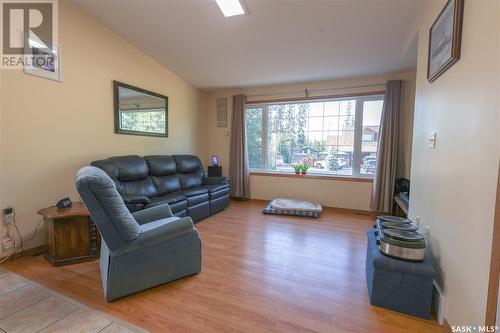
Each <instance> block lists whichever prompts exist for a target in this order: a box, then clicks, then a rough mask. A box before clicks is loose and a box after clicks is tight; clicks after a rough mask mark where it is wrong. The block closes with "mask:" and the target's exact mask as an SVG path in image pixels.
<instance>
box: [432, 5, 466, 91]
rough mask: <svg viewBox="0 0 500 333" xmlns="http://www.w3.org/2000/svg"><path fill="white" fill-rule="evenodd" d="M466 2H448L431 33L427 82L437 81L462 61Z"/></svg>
mask: <svg viewBox="0 0 500 333" xmlns="http://www.w3.org/2000/svg"><path fill="white" fill-rule="evenodd" d="M463 13H464V0H448V2H447V3H446V5H445V6H444V8H443V10H441V13H440V14H439V16H438V17H437V19H436V21H434V24H433V25H432V27H431V29H430V31H429V57H428V58H429V59H428V64H427V80H429V82H433V81H435V80H436V79H437V78H438V77H439V76H441V75H442V74H443V73H444V72H446V70H447V69H448V68H450V67H451V66H452V65H453V64H454V63H456V62H457V61H458V59H460V48H461V45H460V44H461V40H462V22H463Z"/></svg>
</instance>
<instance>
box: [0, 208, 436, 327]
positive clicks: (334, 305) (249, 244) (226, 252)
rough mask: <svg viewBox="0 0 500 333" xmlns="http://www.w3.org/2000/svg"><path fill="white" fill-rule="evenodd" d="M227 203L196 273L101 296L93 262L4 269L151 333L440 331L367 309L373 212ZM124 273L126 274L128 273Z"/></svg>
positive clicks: (207, 225) (203, 227)
mask: <svg viewBox="0 0 500 333" xmlns="http://www.w3.org/2000/svg"><path fill="white" fill-rule="evenodd" d="M264 205H265V202H263V201H257V200H252V201H247V202H239V201H234V202H231V206H230V207H229V208H228V209H226V210H225V211H223V212H221V213H219V214H216V215H215V216H212V217H209V218H207V219H205V220H203V221H201V222H199V223H198V224H197V225H196V228H197V229H198V230H199V231H200V236H201V239H202V244H203V267H202V272H201V273H200V274H198V275H195V276H191V277H187V278H184V279H181V280H178V281H175V282H172V283H169V284H166V285H163V286H159V287H156V288H152V289H149V290H146V291H144V292H141V293H137V294H135V295H131V296H128V297H125V298H123V299H120V300H117V301H115V302H112V303H106V302H105V301H104V298H103V295H102V287H101V280H100V273H99V265H98V261H94V262H88V263H82V264H77V265H70V266H63V267H58V268H56V267H52V266H51V265H49V264H48V263H47V262H46V261H45V260H44V259H43V258H42V256H37V257H23V258H21V259H18V260H16V261H12V262H9V263H7V264H5V265H3V267H5V268H7V269H9V270H12V271H14V272H16V273H18V274H20V275H23V276H25V277H28V278H30V279H33V280H35V281H37V282H39V283H41V284H43V285H45V286H47V287H50V288H53V289H55V290H56V291H58V292H60V293H63V294H65V295H68V296H70V297H72V298H74V299H77V300H78V301H80V302H82V303H85V304H87V305H89V306H91V307H93V308H97V309H99V310H101V311H104V312H106V313H108V314H110V315H113V316H116V317H118V318H121V319H124V320H126V321H128V322H130V323H132V324H135V325H137V326H139V327H143V328H144V329H147V330H149V331H151V332H412V333H414V332H445V331H446V330H445V328H443V327H441V326H439V325H438V323H437V322H436V321H435V320H423V319H418V318H414V317H411V316H407V315H403V314H400V313H396V312H393V311H389V310H386V309H382V308H378V307H374V306H371V305H370V303H369V300H368V292H367V288H366V280H365V255H366V229H367V228H369V227H371V225H372V224H373V222H374V219H373V217H372V216H368V215H361V214H356V213H353V212H350V211H346V210H339V209H330V208H327V209H326V210H325V212H324V213H323V215H322V217H321V218H319V219H307V218H298V217H286V216H276V215H264V214H262V213H261V211H262V209H263V208H264ZM124 278H126V277H124Z"/></svg>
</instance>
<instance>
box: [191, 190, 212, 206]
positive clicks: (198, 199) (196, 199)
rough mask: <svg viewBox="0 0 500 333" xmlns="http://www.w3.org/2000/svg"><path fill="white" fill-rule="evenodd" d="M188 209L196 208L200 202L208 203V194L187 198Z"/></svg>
mask: <svg viewBox="0 0 500 333" xmlns="http://www.w3.org/2000/svg"><path fill="white" fill-rule="evenodd" d="M186 200H187V204H188V207H191V206H196V205H198V204H200V203H202V202H208V193H205V194H200V195H195V196H192V197H187V198H186Z"/></svg>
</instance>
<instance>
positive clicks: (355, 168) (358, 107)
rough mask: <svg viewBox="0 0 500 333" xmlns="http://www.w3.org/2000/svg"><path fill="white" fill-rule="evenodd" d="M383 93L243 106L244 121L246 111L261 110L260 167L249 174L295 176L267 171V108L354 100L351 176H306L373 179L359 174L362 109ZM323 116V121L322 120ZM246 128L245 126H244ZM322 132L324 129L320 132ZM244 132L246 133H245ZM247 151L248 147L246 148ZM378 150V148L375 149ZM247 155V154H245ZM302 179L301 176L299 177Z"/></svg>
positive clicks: (289, 173) (315, 175)
mask: <svg viewBox="0 0 500 333" xmlns="http://www.w3.org/2000/svg"><path fill="white" fill-rule="evenodd" d="M384 98H385V92H376V93H366V94H359V95H358V94H353V95H345V96H332V97H323V98H321V97H314V98H304V99H293V98H291V99H290V100H288V101H287V100H279V101H278V100H276V101H272V100H270V101H258V102H251V101H250V102H248V103H247V105H246V106H245V119H246V112H247V110H248V109H261V110H262V124H261V125H262V133H261V135H262V137H261V142H262V149H261V167H260V168H249V171H250V173H255V174H260V175H262V174H269V175H274V176H276V175H278V176H279V175H290V176H295V174H294V173H292V172H287V171H271V170H268V163H269V161H268V155H267V154H268V140H269V135H268V134H269V133H268V130H269V128H268V125H269V106H270V105H278V104H301V103H314V102H323V103H325V102H330V101H342V100H355V101H356V103H355V111H354V114H355V117H354V142H353V165H352V174H351V175H342V174H333V173H332V174H327V173H315V172H308V174H307V176H310V177H312V178H321V177H325V178H345V179H346V180H349V179H365V180H371V179H373V178H374V175H373V174H362V173H361V163H362V158H361V156H362V145H363V137H362V136H363V111H364V110H363V107H364V103H365V102H369V101H380V100H382V101H384ZM324 117H325V116H324V114H323V119H324ZM245 126H246V125H245ZM322 131H323V132H324V129H323V130H322ZM245 132H246V131H245ZM247 149H248V146H247ZM377 149H378V148H377ZM247 153H248V152H247ZM300 177H303V176H300Z"/></svg>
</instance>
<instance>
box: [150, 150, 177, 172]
mask: <svg viewBox="0 0 500 333" xmlns="http://www.w3.org/2000/svg"><path fill="white" fill-rule="evenodd" d="M144 160H145V161H146V163H147V165H148V167H149V174H150V175H151V176H168V175H175V173H176V167H177V166H176V163H175V160H174V158H173V157H172V156H169V155H149V156H144Z"/></svg>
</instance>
